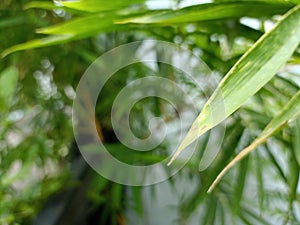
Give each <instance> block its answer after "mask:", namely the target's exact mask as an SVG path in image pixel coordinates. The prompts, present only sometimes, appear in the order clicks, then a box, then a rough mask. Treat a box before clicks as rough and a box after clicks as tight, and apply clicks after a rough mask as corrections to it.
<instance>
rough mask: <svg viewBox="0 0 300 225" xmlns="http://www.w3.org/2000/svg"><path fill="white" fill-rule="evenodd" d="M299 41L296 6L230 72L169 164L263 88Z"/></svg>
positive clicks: (299, 10) (298, 8)
mask: <svg viewBox="0 0 300 225" xmlns="http://www.w3.org/2000/svg"><path fill="white" fill-rule="evenodd" d="M299 40H300V6H296V7H295V8H294V9H292V10H291V11H289V12H288V13H287V14H286V15H285V16H284V17H283V18H282V20H281V21H280V22H278V23H277V25H276V26H275V27H274V28H273V29H272V30H270V31H269V32H267V33H265V34H264V35H263V36H262V37H261V38H260V39H259V40H258V41H257V42H256V43H255V44H254V45H253V46H252V47H251V48H250V49H249V51H247V52H246V53H245V54H244V55H243V57H241V58H240V59H239V61H238V62H237V63H236V64H235V65H234V66H233V67H232V68H231V70H230V71H229V72H228V73H227V75H226V76H225V78H224V79H223V80H222V81H221V83H220V84H219V86H218V88H217V89H216V90H215V92H214V93H213V95H212V96H211V97H210V99H209V100H208V102H207V103H206V104H205V106H204V107H203V109H202V111H201V113H200V115H199V116H198V117H197V119H196V120H195V121H194V123H193V125H192V127H191V129H190V130H189V132H188V133H187V135H186V136H185V138H184V140H183V141H182V143H181V144H180V146H179V148H178V149H177V151H176V152H175V154H174V155H173V157H172V159H171V161H170V162H169V164H170V163H172V162H173V161H174V160H175V159H176V158H177V156H178V155H179V154H180V152H181V151H183V149H184V148H186V147H187V146H188V145H189V144H191V143H192V142H193V141H194V140H196V139H197V138H198V137H199V136H201V135H202V134H203V133H205V132H206V131H208V130H210V129H211V128H213V127H215V126H216V125H218V124H219V123H220V122H222V121H223V120H224V119H226V118H227V117H229V116H230V115H231V114H232V113H233V112H234V111H235V110H237V109H238V108H239V107H240V106H241V105H242V104H243V103H244V102H245V101H246V100H247V99H248V98H249V97H251V96H252V95H254V94H255V93H256V92H257V91H258V90H259V89H260V88H262V87H263V86H264V85H265V84H266V83H267V82H268V81H269V80H270V79H271V78H272V77H273V76H274V75H275V74H276V72H277V71H278V70H279V69H280V67H281V66H282V65H284V63H285V62H286V61H287V60H288V59H289V57H290V56H291V55H292V53H293V52H294V50H295V49H296V48H297V46H298V44H299Z"/></svg>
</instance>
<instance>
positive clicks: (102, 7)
mask: <svg viewBox="0 0 300 225" xmlns="http://www.w3.org/2000/svg"><path fill="white" fill-rule="evenodd" d="M144 1H145V0H126V1H124V0H114V1H107V0H81V1H59V3H61V4H62V5H64V6H67V7H69V8H72V9H76V10H81V11H86V12H93V13H94V12H102V11H109V10H117V9H123V8H124V7H128V6H131V5H134V4H137V3H142V2H144Z"/></svg>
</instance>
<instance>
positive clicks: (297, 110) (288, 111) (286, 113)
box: [208, 91, 300, 192]
mask: <svg viewBox="0 0 300 225" xmlns="http://www.w3.org/2000/svg"><path fill="white" fill-rule="evenodd" d="M299 116H300V91H298V92H297V94H296V95H295V96H294V97H293V98H292V99H291V100H290V101H289V102H288V104H287V105H286V106H285V107H284V109H283V110H282V111H281V112H280V113H279V114H278V115H277V116H276V117H275V118H273V119H272V121H271V122H270V123H269V124H268V125H267V126H266V127H265V129H264V130H263V132H262V133H261V134H260V135H259V137H257V139H255V140H254V141H253V143H252V144H251V145H249V146H248V147H246V148H245V149H243V150H242V151H241V152H240V153H239V154H238V155H237V156H236V157H235V158H234V159H233V160H232V161H231V162H230V163H229V164H228V165H227V166H226V167H225V168H224V169H223V170H222V171H221V173H220V174H219V175H218V176H217V178H216V179H215V181H214V182H213V184H212V185H211V187H210V188H209V190H208V192H211V191H212V190H213V188H214V187H215V186H216V184H217V183H218V182H219V181H220V179H221V178H222V177H223V176H224V174H225V173H226V172H227V171H228V170H229V169H230V168H231V167H232V166H234V165H235V164H236V163H237V162H239V161H240V160H241V159H243V158H244V157H245V156H246V155H247V154H249V153H250V152H251V151H253V150H254V149H255V148H256V147H257V146H258V145H260V144H261V143H263V142H265V141H266V140H267V139H268V138H269V137H270V136H271V135H272V134H274V133H275V132H276V131H277V130H278V129H279V128H280V127H281V126H282V125H284V124H285V123H287V122H288V121H289V120H292V119H295V118H297V117H299Z"/></svg>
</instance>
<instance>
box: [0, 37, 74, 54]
mask: <svg viewBox="0 0 300 225" xmlns="http://www.w3.org/2000/svg"><path fill="white" fill-rule="evenodd" d="M73 39H74V36H72V35H59V36H50V37H45V38H42V39H36V40H32V41H28V42H25V43H22V44H18V45H14V46H12V47H10V48H7V49H5V50H4V51H3V52H2V53H1V58H4V57H5V56H7V55H9V54H11V53H13V52H17V51H22V50H26V49H32V48H40V47H46V46H51V45H55V44H62V43H65V42H67V41H70V40H73Z"/></svg>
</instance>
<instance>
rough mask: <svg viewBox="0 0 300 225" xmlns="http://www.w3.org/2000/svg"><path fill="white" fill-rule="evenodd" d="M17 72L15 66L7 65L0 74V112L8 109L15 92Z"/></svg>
mask: <svg viewBox="0 0 300 225" xmlns="http://www.w3.org/2000/svg"><path fill="white" fill-rule="evenodd" d="M18 78H19V72H18V70H17V69H16V68H15V67H13V66H12V67H9V68H7V69H5V70H4V71H3V72H2V73H1V74H0V112H6V111H8V109H9V107H10V104H11V100H12V98H13V96H14V94H15V91H16V87H17V82H18Z"/></svg>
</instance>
